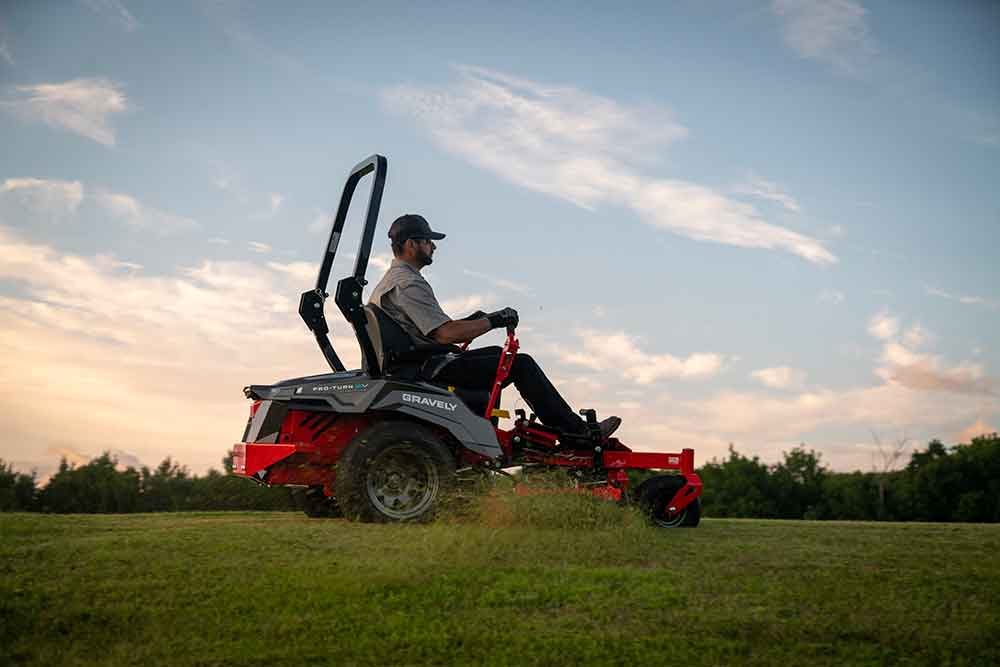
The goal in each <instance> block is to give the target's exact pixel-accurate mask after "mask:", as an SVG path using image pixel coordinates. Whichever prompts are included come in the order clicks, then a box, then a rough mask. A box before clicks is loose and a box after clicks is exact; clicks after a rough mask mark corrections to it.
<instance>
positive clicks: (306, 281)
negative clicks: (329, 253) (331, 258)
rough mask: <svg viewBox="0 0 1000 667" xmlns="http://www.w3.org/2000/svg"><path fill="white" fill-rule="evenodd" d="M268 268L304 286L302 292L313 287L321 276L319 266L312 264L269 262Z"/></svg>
mask: <svg viewBox="0 0 1000 667" xmlns="http://www.w3.org/2000/svg"><path fill="white" fill-rule="evenodd" d="M267 268H269V269H271V270H272V271H277V272H278V273H283V274H285V275H287V276H289V277H291V278H292V279H294V280H295V281H296V282H298V283H300V284H301V285H302V290H303V291H304V290H306V289H308V288H309V287H312V286H313V284H314V283H315V282H316V276H318V275H319V264H313V263H312V262H288V263H286V264H282V263H280V262H268V263H267Z"/></svg>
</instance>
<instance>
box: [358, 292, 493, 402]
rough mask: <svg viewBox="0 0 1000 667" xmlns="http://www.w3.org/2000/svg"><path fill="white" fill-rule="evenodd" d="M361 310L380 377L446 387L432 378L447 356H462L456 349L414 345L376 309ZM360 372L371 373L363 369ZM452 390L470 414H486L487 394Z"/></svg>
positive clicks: (401, 329)
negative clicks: (470, 411)
mask: <svg viewBox="0 0 1000 667" xmlns="http://www.w3.org/2000/svg"><path fill="white" fill-rule="evenodd" d="M364 310H365V318H366V319H367V328H368V336H369V337H370V338H371V341H372V346H373V347H374V348H375V356H376V357H377V358H378V363H379V366H380V370H381V372H382V374H383V375H385V376H387V377H397V378H399V379H403V380H418V379H419V380H424V381H426V382H430V383H432V384H440V385H441V386H446V385H444V384H442V383H440V382H437V381H436V376H437V374H438V373H439V372H440V371H441V369H442V368H444V366H445V364H446V363H447V362H448V360H449V355H458V354H461V353H462V349H461V348H460V347H458V346H457V345H445V344H443V343H428V344H420V343H415V342H413V339H412V338H410V335H409V334H407V333H406V331H405V330H404V329H403V327H402V326H400V325H399V323H398V322H396V320H394V319H392V318H391V317H390V316H389V315H388V314H387V313H386V312H385V311H384V310H382V309H381V308H379V307H378V306H376V305H374V304H371V303H369V304H367V305H366V306H365V307H364ZM364 370H365V371H366V372H369V373H370V372H371V369H369V368H367V367H366V368H365V369H364ZM452 390H453V391H454V393H455V395H456V396H458V397H459V398H461V399H462V401H463V402H465V404H466V405H468V406H469V409H470V410H472V411H473V412H475V413H477V414H484V413H485V412H486V404H487V403H489V401H490V392H489V391H487V390H485V389H469V388H464V387H452Z"/></svg>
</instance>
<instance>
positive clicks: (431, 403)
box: [403, 394, 458, 412]
mask: <svg viewBox="0 0 1000 667" xmlns="http://www.w3.org/2000/svg"><path fill="white" fill-rule="evenodd" d="M403 402H404V403H415V404H417V405H426V406H428V407H431V408H438V409H440V410H447V411H448V412H454V411H455V408H457V407H458V404H457V403H449V402H448V401H442V400H441V399H438V398H427V397H426V396H417V395H416V394H403Z"/></svg>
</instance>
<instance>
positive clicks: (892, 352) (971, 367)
mask: <svg viewBox="0 0 1000 667" xmlns="http://www.w3.org/2000/svg"><path fill="white" fill-rule="evenodd" d="M882 362H883V365H882V366H881V367H880V368H878V369H876V371H875V372H876V374H877V375H878V376H879V377H881V378H882V379H883V380H885V381H886V382H892V383H896V384H899V385H902V386H904V387H908V388H909V389H914V390H917V391H945V392H952V393H957V394H985V395H990V394H992V393H993V382H992V380H991V379H990V378H988V377H986V374H985V371H984V369H983V366H982V364H975V363H971V362H962V363H960V364H958V365H956V366H948V365H947V364H945V362H944V361H943V360H942V359H941V358H940V357H938V356H934V355H929V354H919V353H917V352H914V351H912V350H911V349H909V348H908V347H906V346H905V345H903V344H902V343H896V342H887V343H886V345H885V347H884V350H883V354H882Z"/></svg>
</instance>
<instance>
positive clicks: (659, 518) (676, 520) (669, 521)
mask: <svg viewBox="0 0 1000 667" xmlns="http://www.w3.org/2000/svg"><path fill="white" fill-rule="evenodd" d="M657 509H658V510H661V511H662V510H664V509H666V508H665V507H659V508H657ZM686 516H687V508H686V507H685V508H684V509H682V510H681V511H680V512H672V513H667V514H665V515H664V514H660V513H656V514H654V515H653V517H652V519H653V523H655V524H656V525H657V526H659V527H661V528H676V527H677V526H679V525H681V524H682V523H684V517H686Z"/></svg>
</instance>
